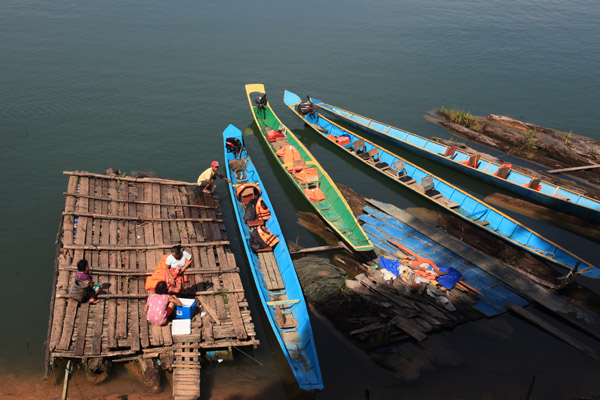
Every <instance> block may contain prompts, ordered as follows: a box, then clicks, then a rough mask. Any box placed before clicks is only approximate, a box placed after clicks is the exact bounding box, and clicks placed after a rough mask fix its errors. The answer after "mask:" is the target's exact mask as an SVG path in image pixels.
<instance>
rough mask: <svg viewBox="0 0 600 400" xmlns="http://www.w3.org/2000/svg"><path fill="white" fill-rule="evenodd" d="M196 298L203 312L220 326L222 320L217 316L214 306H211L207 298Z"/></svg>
mask: <svg viewBox="0 0 600 400" xmlns="http://www.w3.org/2000/svg"><path fill="white" fill-rule="evenodd" d="M196 298H197V299H198V302H199V303H200V305H201V306H202V310H203V311H206V312H207V313H208V315H210V317H211V318H212V319H213V320H214V321H215V323H216V324H217V325H220V324H221V319H220V318H219V316H218V315H217V311H216V310H215V308H214V304H211V302H209V301H208V300H207V298H206V297H205V296H197V297H196Z"/></svg>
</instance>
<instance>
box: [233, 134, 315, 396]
mask: <svg viewBox="0 0 600 400" xmlns="http://www.w3.org/2000/svg"><path fill="white" fill-rule="evenodd" d="M232 139H237V140H239V142H238V143H243V142H242V132H241V131H240V130H239V129H237V128H236V127H235V126H233V125H229V126H228V127H227V128H226V129H225V131H224V132H223V141H224V143H225V161H226V170H227V177H228V178H229V180H230V181H231V183H230V184H229V192H230V194H231V201H232V202H233V209H234V211H235V216H236V219H237V224H238V227H239V229H240V235H241V237H242V242H243V243H244V249H245V251H246V256H247V257H248V262H249V264H250V270H251V271H252V277H253V278H254V283H255V284H256V288H257V290H258V295H259V296H260V300H261V303H262V305H263V308H264V310H265V313H266V314H267V317H268V318H269V323H270V324H271V327H272V328H273V332H274V333H275V336H276V337H277V341H278V342H279V345H280V346H281V349H282V350H283V353H284V354H285V357H286V358H287V360H288V362H289V364H290V367H291V368H292V372H293V373H294V376H295V377H296V380H297V381H298V385H299V386H300V388H301V389H303V390H308V391H310V390H320V389H323V379H322V378H321V370H320V368H319V359H318V357H317V351H316V349H315V341H314V339H313V335H312V328H311V326H310V319H309V317H308V311H307V309H306V302H305V301H304V295H303V294H302V287H301V286H300V282H299V281H298V276H297V275H296V270H295V269H294V264H293V263H292V258H291V257H290V252H289V250H288V247H287V244H286V242H285V239H284V237H283V233H282V232H281V227H280V226H279V222H278V221H277V216H276V215H275V210H273V204H272V203H271V201H270V200H269V196H268V195H267V191H266V190H265V187H264V185H263V183H262V181H261V180H260V176H259V175H258V171H257V170H256V168H255V167H254V164H252V160H251V159H250V157H248V155H247V152H246V149H245V148H244V147H243V145H242V146H241V147H239V148H238V149H237V150H236V151H235V152H231V151H229V150H228V148H227V141H230V142H231V141H232ZM259 193H260V194H259ZM259 198H260V199H262V202H264V205H266V206H267V209H268V210H269V213H270V216H269V217H268V219H266V221H265V220H264V219H261V218H255V219H252V220H249V221H248V220H246V219H245V218H244V216H245V210H246V208H248V207H256V204H259V205H258V207H263V205H262V204H260V203H258V202H257V201H256V200H258V199H259ZM253 199H255V200H254V201H252V200H253ZM262 209H263V210H265V209H264V208H262ZM246 215H248V214H246ZM264 228H266V232H270V234H271V235H273V236H274V237H275V238H277V240H278V242H277V243H275V244H272V246H269V247H266V248H263V249H260V250H258V252H255V251H253V250H252V249H251V237H252V231H253V230H256V229H263V230H264Z"/></svg>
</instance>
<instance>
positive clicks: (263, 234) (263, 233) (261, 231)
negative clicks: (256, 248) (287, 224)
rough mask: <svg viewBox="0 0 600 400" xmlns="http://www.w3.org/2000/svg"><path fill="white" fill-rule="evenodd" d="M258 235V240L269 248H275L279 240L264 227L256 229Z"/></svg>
mask: <svg viewBox="0 0 600 400" xmlns="http://www.w3.org/2000/svg"><path fill="white" fill-rule="evenodd" d="M256 231H257V232H258V235H259V236H260V238H261V239H262V240H263V241H264V242H265V243H266V244H267V246H269V247H275V246H276V245H277V243H279V239H277V237H276V236H275V235H273V234H272V233H271V232H270V231H269V230H268V229H267V227H265V226H259V227H257V228H256Z"/></svg>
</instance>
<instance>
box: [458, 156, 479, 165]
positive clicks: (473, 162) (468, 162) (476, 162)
mask: <svg viewBox="0 0 600 400" xmlns="http://www.w3.org/2000/svg"><path fill="white" fill-rule="evenodd" d="M459 163H460V164H463V165H466V166H467V167H473V168H477V167H478V166H479V154H474V155H472V156H471V157H469V159H468V160H466V161H459Z"/></svg>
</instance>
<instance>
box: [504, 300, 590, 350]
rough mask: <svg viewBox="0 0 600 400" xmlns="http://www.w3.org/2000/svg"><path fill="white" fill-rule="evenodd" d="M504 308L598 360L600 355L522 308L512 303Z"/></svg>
mask: <svg viewBox="0 0 600 400" xmlns="http://www.w3.org/2000/svg"><path fill="white" fill-rule="evenodd" d="M506 308H508V309H509V310H511V311H512V312H514V313H515V314H519V315H520V316H521V317H523V318H525V319H526V320H528V321H530V322H532V323H534V324H535V325H537V326H539V327H540V328H542V329H544V330H546V331H548V332H549V333H551V334H553V335H554V336H556V337H557V338H559V339H560V340H562V341H563V342H565V343H568V344H570V345H571V346H573V347H575V348H576V349H577V350H579V351H581V352H583V353H585V354H587V355H588V356H590V357H592V358H595V359H596V360H600V354H598V353H597V352H596V351H595V350H594V349H592V348H591V347H588V346H586V345H585V344H583V343H581V342H580V341H578V340H576V339H575V338H572V337H571V336H569V335H567V334H566V333H564V332H563V331H561V330H560V329H558V328H556V327H554V326H552V325H550V324H549V323H547V322H546V321H544V320H543V319H541V318H539V317H538V316H536V315H535V314H533V313H531V312H529V311H527V310H526V309H524V308H523V307H521V306H518V305H516V304H514V303H507V304H506Z"/></svg>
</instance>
